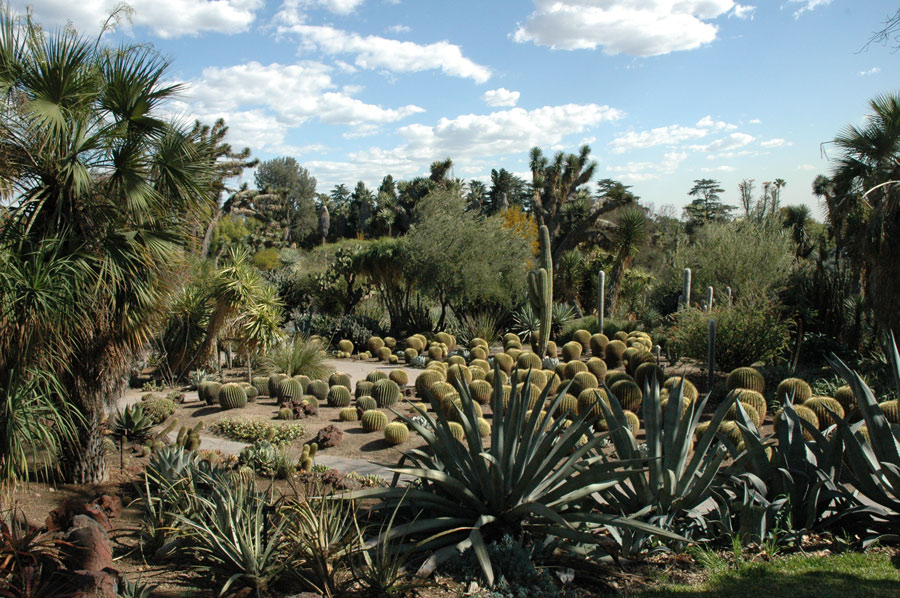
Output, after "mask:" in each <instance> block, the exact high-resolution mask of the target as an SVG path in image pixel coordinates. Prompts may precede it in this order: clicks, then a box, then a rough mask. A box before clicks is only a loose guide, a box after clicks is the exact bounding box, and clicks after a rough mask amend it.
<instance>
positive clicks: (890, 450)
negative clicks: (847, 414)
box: [829, 333, 900, 543]
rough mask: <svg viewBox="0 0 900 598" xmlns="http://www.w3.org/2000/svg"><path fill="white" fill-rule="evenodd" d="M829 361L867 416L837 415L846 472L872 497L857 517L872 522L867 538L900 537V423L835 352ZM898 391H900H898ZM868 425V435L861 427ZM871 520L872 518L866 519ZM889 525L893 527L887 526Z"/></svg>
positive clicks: (891, 350) (896, 357)
mask: <svg viewBox="0 0 900 598" xmlns="http://www.w3.org/2000/svg"><path fill="white" fill-rule="evenodd" d="M886 353H887V354H888V357H889V359H890V366H891V371H892V373H893V376H894V382H895V384H896V389H897V392H898V393H900V354H898V352H897V342H896V339H895V338H894V335H893V333H891V335H890V343H889V344H888V346H887V347H886ZM829 363H830V364H831V366H832V367H833V368H834V369H835V370H836V371H837V373H838V374H839V375H840V376H841V377H842V378H844V380H846V381H847V384H849V385H850V387H851V388H852V389H853V395H854V396H855V397H856V402H857V406H858V408H859V411H860V413H862V416H863V421H861V422H858V423H855V424H850V423H848V422H847V421H846V420H844V419H841V418H838V417H834V416H832V417H834V420H835V422H836V423H837V427H838V430H839V431H840V436H841V438H842V439H843V442H844V446H845V450H846V453H847V464H848V467H847V474H848V477H849V479H850V481H851V482H852V483H853V487H854V488H855V489H856V490H857V491H858V492H859V493H860V494H862V495H863V496H865V497H866V498H867V499H868V504H867V505H865V506H862V505H860V506H859V507H858V508H857V510H858V511H859V513H858V514H859V515H861V517H859V519H860V520H861V521H866V522H867V523H868V528H869V529H868V530H867V532H868V533H867V534H866V539H865V542H866V543H869V542H871V541H872V540H876V539H886V537H887V536H889V537H890V539H892V540H894V541H896V540H898V539H900V537H898V533H897V530H898V529H900V426H897V425H896V424H891V423H890V422H888V420H887V418H886V417H885V415H884V413H883V412H882V411H881V409H879V407H878V401H877V399H876V398H875V393H873V392H872V389H871V388H869V386H868V385H867V384H866V383H865V382H864V381H863V380H862V378H861V377H860V376H859V374H857V373H855V372H853V371H851V370H850V368H848V367H847V365H846V364H845V363H844V362H843V361H841V360H840V359H839V358H838V357H837V356H835V355H832V356H831V358H830V359H829ZM898 396H900V394H898ZM863 426H865V427H866V435H867V436H868V438H866V436H865V435H863V433H862V431H861V428H862V427H863ZM867 520H868V521H867ZM889 530H890V531H889Z"/></svg>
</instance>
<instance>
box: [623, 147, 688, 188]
mask: <svg viewBox="0 0 900 598" xmlns="http://www.w3.org/2000/svg"><path fill="white" fill-rule="evenodd" d="M687 157H688V155H687V153H686V152H666V153H665V154H663V157H662V160H660V161H656V162H628V163H627V164H622V165H615V166H610V167H608V168H607V171H608V172H609V173H610V174H612V175H613V176H614V177H615V178H617V179H621V180H622V181H623V182H625V183H640V182H642V181H649V180H652V179H658V178H659V177H660V176H663V175H669V174H674V173H675V172H677V171H678V168H679V167H680V166H681V164H682V162H684V161H685V160H687Z"/></svg>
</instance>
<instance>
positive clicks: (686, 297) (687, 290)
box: [681, 268, 691, 308]
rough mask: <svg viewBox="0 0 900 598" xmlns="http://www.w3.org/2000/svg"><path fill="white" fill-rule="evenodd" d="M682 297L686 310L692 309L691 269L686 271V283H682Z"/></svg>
mask: <svg viewBox="0 0 900 598" xmlns="http://www.w3.org/2000/svg"><path fill="white" fill-rule="evenodd" d="M681 296H682V301H684V303H683V304H682V306H683V307H685V308H688V307H690V306H691V269H690V268H685V269H684V282H683V283H682V286H681Z"/></svg>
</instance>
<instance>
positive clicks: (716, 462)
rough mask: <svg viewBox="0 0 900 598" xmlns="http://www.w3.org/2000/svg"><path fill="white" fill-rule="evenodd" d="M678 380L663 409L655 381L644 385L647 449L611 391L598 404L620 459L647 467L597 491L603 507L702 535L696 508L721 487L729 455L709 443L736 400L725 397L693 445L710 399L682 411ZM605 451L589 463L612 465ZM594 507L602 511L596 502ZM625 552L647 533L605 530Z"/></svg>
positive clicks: (704, 525) (635, 547) (644, 539)
mask: <svg viewBox="0 0 900 598" xmlns="http://www.w3.org/2000/svg"><path fill="white" fill-rule="evenodd" d="M683 384H684V381H683V380H682V381H681V382H679V384H678V385H677V386H676V387H674V388H673V389H672V391H671V393H670V395H669V401H668V405H667V406H666V408H665V409H663V408H662V406H661V405H660V398H659V382H658V381H657V380H656V378H654V377H651V378H649V379H648V380H647V383H646V384H645V385H644V401H643V416H644V417H643V421H644V427H645V428H646V448H643V447H642V446H641V445H640V444H639V443H638V441H637V439H636V438H635V436H634V434H633V433H632V430H631V427H630V426H629V424H628V420H627V418H626V415H625V411H624V410H623V409H622V406H621V404H620V403H619V401H618V400H617V399H616V397H615V395H614V394H613V393H612V392H609V391H607V394H608V395H609V405H607V403H606V402H604V401H602V400H599V395H598V402H599V406H600V408H601V409H602V410H603V415H604V418H605V420H606V422H607V424H608V426H609V430H610V439H611V440H612V443H613V445H614V447H615V454H616V456H617V458H619V459H625V460H626V461H628V460H641V459H646V460H647V468H646V469H641V470H633V471H631V472H630V473H629V474H628V483H626V484H619V485H615V486H611V487H609V488H607V489H605V490H603V491H600V492H599V495H600V496H601V497H602V499H603V503H605V504H606V505H608V507H607V508H609V507H611V508H612V509H613V510H614V511H616V512H621V513H628V514H633V516H634V517H636V518H640V519H641V520H643V521H647V522H648V523H653V524H654V525H658V526H660V527H664V528H666V529H674V530H677V531H678V532H679V533H683V534H685V535H690V534H702V533H703V532H704V531H705V530H707V529H708V527H709V526H708V524H707V522H706V521H705V519H704V513H705V511H706V509H702V508H701V506H702V505H704V503H707V501H708V500H709V499H710V498H712V497H713V496H714V494H715V493H716V492H717V491H718V490H719V489H720V488H721V486H722V484H723V483H724V481H725V480H724V479H723V478H722V477H721V476H719V475H718V474H719V471H720V468H721V467H722V463H723V462H724V460H725V459H726V458H727V457H728V451H727V450H726V449H725V447H724V446H722V445H721V444H715V445H714V444H713V442H714V440H715V439H716V431H717V430H718V427H719V424H721V423H722V421H724V419H725V417H726V415H727V413H728V410H729V409H730V408H731V405H732V403H733V402H734V401H735V397H730V398H728V399H726V400H725V401H724V402H722V404H720V405H719V407H718V408H717V409H716V411H715V413H714V414H713V417H712V420H711V421H710V425H709V427H708V428H707V430H706V432H704V433H703V434H702V435H701V437H700V438H699V440H698V441H697V442H696V444H695V443H694V434H695V432H696V429H697V425H698V424H699V423H700V416H701V414H702V413H703V408H704V407H705V406H706V402H707V400H708V398H709V395H706V396H704V397H703V399H702V400H700V401H699V402H696V401H690V402H689V404H688V406H687V408H686V409H683V407H682V406H683V404H684V403H683V400H682V396H683ZM614 462H615V461H614V460H613V459H612V458H611V457H610V456H609V455H608V454H605V453H601V454H600V455H598V456H596V457H594V458H592V459H590V460H589V461H588V467H593V465H594V463H614ZM598 508H603V505H602V504H598ZM610 531H611V532H612V534H613V536H614V537H616V538H617V539H618V540H619V541H620V543H621V544H622V546H623V553H625V554H630V553H636V552H639V551H641V550H642V549H643V548H645V545H646V543H647V541H648V540H649V539H650V538H651V535H650V534H647V533H645V532H642V531H640V530H630V529H625V530H623V532H624V533H622V532H619V531H618V530H615V529H613V530H610Z"/></svg>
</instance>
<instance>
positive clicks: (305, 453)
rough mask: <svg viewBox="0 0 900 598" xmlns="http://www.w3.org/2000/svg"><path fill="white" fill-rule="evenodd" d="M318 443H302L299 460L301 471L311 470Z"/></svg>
mask: <svg viewBox="0 0 900 598" xmlns="http://www.w3.org/2000/svg"><path fill="white" fill-rule="evenodd" d="M318 448H319V445H317V444H316V443H315V442H310V443H307V444H304V445H303V450H302V451H301V452H300V461H299V467H300V470H301V471H312V468H313V462H314V460H315V458H316V452H317V451H318Z"/></svg>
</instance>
